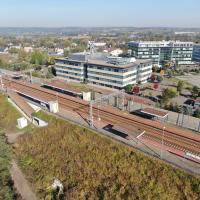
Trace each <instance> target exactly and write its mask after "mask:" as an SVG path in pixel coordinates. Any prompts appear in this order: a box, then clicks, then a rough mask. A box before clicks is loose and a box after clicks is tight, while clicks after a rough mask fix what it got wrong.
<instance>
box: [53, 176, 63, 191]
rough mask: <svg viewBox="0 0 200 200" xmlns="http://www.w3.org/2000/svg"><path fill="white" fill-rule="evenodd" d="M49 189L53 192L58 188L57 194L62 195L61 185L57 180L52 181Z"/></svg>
mask: <svg viewBox="0 0 200 200" xmlns="http://www.w3.org/2000/svg"><path fill="white" fill-rule="evenodd" d="M51 187H52V189H54V190H55V189H57V188H58V189H59V194H61V193H63V184H62V183H61V181H60V180H58V179H57V178H55V179H54V182H53V184H52V186H51Z"/></svg>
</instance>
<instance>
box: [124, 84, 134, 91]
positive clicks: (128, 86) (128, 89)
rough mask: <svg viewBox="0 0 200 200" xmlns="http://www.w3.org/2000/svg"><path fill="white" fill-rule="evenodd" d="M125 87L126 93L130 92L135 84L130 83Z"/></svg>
mask: <svg viewBox="0 0 200 200" xmlns="http://www.w3.org/2000/svg"><path fill="white" fill-rule="evenodd" d="M124 89H125V91H126V93H130V92H132V90H133V86H132V85H131V84H129V85H127V86H126V87H125V88H124Z"/></svg>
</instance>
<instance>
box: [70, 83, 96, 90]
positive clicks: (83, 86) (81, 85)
mask: <svg viewBox="0 0 200 200" xmlns="http://www.w3.org/2000/svg"><path fill="white" fill-rule="evenodd" d="M69 84H70V85H71V86H72V87H74V88H77V89H79V90H81V91H82V92H91V91H93V89H92V88H90V86H88V85H87V84H84V83H75V82H70V83H69Z"/></svg>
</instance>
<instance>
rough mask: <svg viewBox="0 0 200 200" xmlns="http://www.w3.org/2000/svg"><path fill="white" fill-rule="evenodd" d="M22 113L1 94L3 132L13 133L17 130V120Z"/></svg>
mask: <svg viewBox="0 0 200 200" xmlns="http://www.w3.org/2000/svg"><path fill="white" fill-rule="evenodd" d="M20 116H21V115H20V113H19V112H18V111H17V110H16V109H15V108H14V107H13V106H12V105H11V103H9V102H8V101H7V98H6V97H5V96H2V95H1V94H0V129H1V132H2V131H5V130H6V132H12V131H16V130H17V127H16V125H17V119H18V118H19V117H20Z"/></svg>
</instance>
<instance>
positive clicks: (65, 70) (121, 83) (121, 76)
mask: <svg viewBox="0 0 200 200" xmlns="http://www.w3.org/2000/svg"><path fill="white" fill-rule="evenodd" d="M55 68H56V74H57V76H58V77H61V78H65V79H67V80H77V81H84V80H85V81H87V82H89V83H92V84H95V85H101V86H105V87H111V88H117V89H122V88H124V87H125V86H126V85H128V84H135V83H138V82H141V83H145V82H147V79H148V78H149V77H150V76H151V74H152V62H151V60H139V59H138V60H136V59H135V58H121V57H110V56H109V55H108V54H105V53H93V54H91V53H86V52H84V53H76V54H71V55H70V56H69V58H64V59H57V60H56V67H55Z"/></svg>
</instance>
